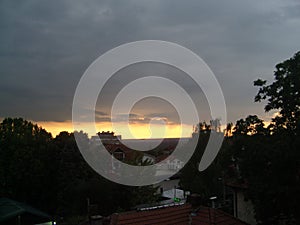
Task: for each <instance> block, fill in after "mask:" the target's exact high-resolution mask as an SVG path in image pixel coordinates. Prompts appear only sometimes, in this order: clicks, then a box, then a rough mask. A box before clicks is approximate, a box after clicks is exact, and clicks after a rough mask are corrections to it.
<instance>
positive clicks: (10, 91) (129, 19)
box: [0, 0, 300, 133]
mask: <svg viewBox="0 0 300 225" xmlns="http://www.w3.org/2000/svg"><path fill="white" fill-rule="evenodd" d="M0 30H1V33H0V105H1V110H0V118H4V117H23V118H26V119H28V120H32V121H35V122H38V123H39V124H41V125H42V126H45V127H46V128H47V129H49V130H50V131H52V132H53V133H57V132H58V131H59V130H61V129H67V130H70V129H71V125H70V121H71V119H72V101H73V96H74V92H75V89H76V86H77V84H78V82H79V80H80V78H81V76H82V75H83V73H84V71H85V70H86V69H87V67H88V66H89V65H90V64H91V63H92V62H93V61H94V60H95V59H96V58H97V57H98V56H100V55H102V54H103V53H105V52H106V51H108V50H110V49H112V48H114V47H117V46H119V45H121V44H125V43H127V42H132V41H138V40H145V39H155V40H164V41H170V42H175V43H177V44H180V45H182V46H185V47H187V48H189V49H191V50H192V51H194V52H195V53H196V54H198V55H199V56H200V57H201V58H203V59H204V60H205V62H206V63H207V64H208V65H209V66H210V68H211V69H212V71H213V72H214V74H215V76H216V78H217V79H218V81H219V83H220V86H221V88H222V90H223V93H224V97H225V100H226V105H227V113H228V120H229V121H233V122H234V121H236V120H237V119H239V118H242V117H245V116H247V115H248V114H257V115H259V116H260V117H262V118H265V119H266V120H268V117H269V115H266V114H265V113H264V111H263V105H262V104H258V103H253V98H254V96H255V94H256V92H257V89H256V88H255V87H253V81H254V80H255V79H257V78H259V77H260V78H263V79H267V80H269V81H272V76H273V71H274V66H275V65H276V64H277V63H279V62H281V61H283V60H285V59H288V58H290V57H292V56H293V54H294V53H296V52H297V51H299V50H300V42H299V40H300V2H299V1H298V0H265V1H253V0H252V1H250V0H249V1H248V0H247V1H246V0H242V1H241V0H226V1H217V0H207V1H201V0H187V1H182V0H160V1H158V0H151V1H149V0H147V1H146V0H119V1H116V0H112V1H99V0H91V1H82V0H60V1H45V0H26V1H17V0H16V1H14V0H0ZM117 85H118V84H116V87H117ZM182 85H185V84H184V81H183V83H182ZM111 87H113V84H112V86H111ZM108 93H109V92H108ZM107 96H109V95H107ZM199 96H201V90H200V91H199ZM199 98H202V97H199ZM203 102H205V101H203ZM153 105H156V107H153ZM204 105H205V104H204ZM146 106H150V107H148V108H147V107H146ZM166 106H167V107H166ZM201 107H203V106H201ZM154 109H160V110H154ZM107 113H108V112H107V109H105V107H104V106H102V108H101V106H99V112H98V115H100V117H102V122H104V120H105V118H106V116H107ZM153 115H156V116H157V115H160V117H166V118H167V117H168V116H169V117H170V118H169V122H170V123H172V122H173V123H174V124H176V121H177V119H176V118H175V117H176V116H174V109H172V107H171V106H169V105H168V104H164V103H162V102H161V101H156V102H152V103H149V102H147V100H146V102H144V104H143V102H142V103H141V107H138V105H137V107H136V111H135V113H133V114H132V118H133V119H134V120H135V122H136V124H143V123H145V122H149V118H151V116H153ZM106 119H107V118H106ZM100 120H101V119H100Z"/></svg>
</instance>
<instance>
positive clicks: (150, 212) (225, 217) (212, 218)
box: [110, 203, 247, 225]
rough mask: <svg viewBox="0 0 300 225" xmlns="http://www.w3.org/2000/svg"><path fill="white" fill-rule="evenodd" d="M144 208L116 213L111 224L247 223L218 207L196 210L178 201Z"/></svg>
mask: <svg viewBox="0 0 300 225" xmlns="http://www.w3.org/2000/svg"><path fill="white" fill-rule="evenodd" d="M142 210H143V211H129V212H124V213H114V214H113V215H111V220H110V225H129V224H135V225H165V224H170V225H176V224H178V225H187V224H191V225H211V224H213V225H247V223H245V222H243V221H241V220H239V219H237V218H234V217H233V216H232V215H229V214H227V213H225V212H223V211H221V210H218V209H213V208H208V207H200V208H198V209H197V210H196V211H194V210H192V206H191V205H190V204H183V203H178V204H173V205H172V206H170V205H166V206H160V207H149V208H145V209H142Z"/></svg>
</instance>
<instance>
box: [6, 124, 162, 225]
mask: <svg viewBox="0 0 300 225" xmlns="http://www.w3.org/2000/svg"><path fill="white" fill-rule="evenodd" d="M77 137H79V138H81V140H82V141H83V143H85V144H86V145H87V146H88V145H89V140H88V137H87V135H86V134H84V133H82V132H80V133H78V135H77ZM134 163H140V162H139V158H137V159H136V160H135V162H134ZM141 163H142V164H143V165H144V164H147V163H149V162H141ZM156 191H157V190H156V188H154V187H152V186H147V187H129V186H124V185H119V184H115V183H113V182H110V181H108V180H106V179H105V178H103V177H101V176H100V175H98V174H97V173H96V172H95V171H93V170H92V169H91V168H90V167H89V166H88V164H87V163H86V162H85V161H84V159H83V157H82V155H81V154H80V152H79V150H78V147H77V144H76V141H75V138H74V133H68V132H61V133H60V134H59V135H57V136H56V137H55V138H52V136H51V134H50V133H48V132H47V131H46V130H44V129H42V128H40V127H38V126H37V125H35V124H33V123H31V122H28V121H26V120H24V119H21V118H15V119H12V118H6V119H4V120H3V121H2V123H1V124H0V195H1V196H3V197H4V196H5V197H9V198H12V199H15V200H17V201H22V202H27V203H28V204H31V205H32V206H35V207H37V208H39V209H41V210H44V211H46V212H48V213H51V214H52V215H53V216H55V217H64V218H79V216H86V215H87V213H88V209H87V199H90V203H91V204H93V205H95V204H96V205H98V213H99V214H101V215H109V214H111V213H113V212H116V211H117V210H129V209H131V208H132V207H133V206H135V205H136V204H141V203H152V202H153V201H155V200H156V196H155V195H154V194H155V193H156ZM68 223H69V224H70V221H68Z"/></svg>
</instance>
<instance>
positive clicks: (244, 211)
mask: <svg viewBox="0 0 300 225" xmlns="http://www.w3.org/2000/svg"><path fill="white" fill-rule="evenodd" d="M226 185H227V186H228V187H230V188H231V189H232V191H233V213H234V216H235V217H236V218H238V219H240V220H242V221H245V222H247V223H248V224H251V225H255V224H257V222H256V219H255V213H254V206H253V203H252V202H251V200H250V199H248V198H246V196H245V194H244V193H245V190H246V189H247V184H245V183H242V184H239V183H235V182H230V183H227V184H226Z"/></svg>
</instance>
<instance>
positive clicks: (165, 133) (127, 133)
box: [34, 121, 193, 139]
mask: <svg viewBox="0 0 300 225" xmlns="http://www.w3.org/2000/svg"><path fill="white" fill-rule="evenodd" d="M34 123H37V124H38V126H40V127H42V128H44V129H46V130H47V131H48V132H50V133H51V134H52V136H53V137H55V136H56V135H58V134H59V133H60V132H62V131H67V132H70V133H71V132H74V128H73V124H72V121H65V122H54V121H34ZM82 127H83V132H85V133H87V134H88V135H89V137H91V136H94V135H96V134H94V133H93V132H91V131H88V130H87V129H88V128H87V127H89V126H87V124H83V126H82ZM192 127H193V126H192V125H186V124H183V125H180V124H172V125H170V124H167V125H160V124H151V125H149V124H139V123H137V124H130V125H129V126H128V125H127V124H125V123H118V124H115V126H114V129H113V127H112V125H111V123H110V122H102V123H97V124H96V129H97V131H100V132H101V131H114V132H115V133H116V134H117V135H121V136H122V139H132V138H134V139H148V138H178V137H190V136H191V133H192Z"/></svg>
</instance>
